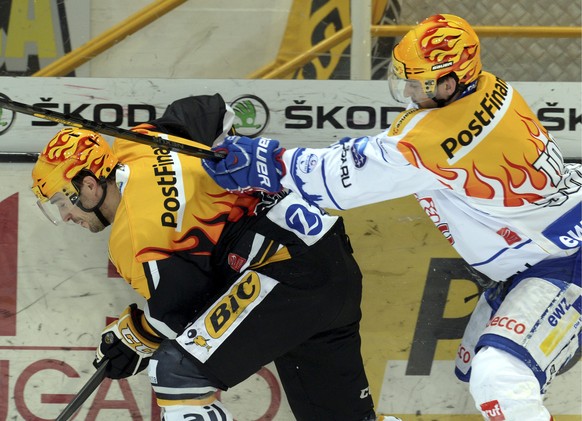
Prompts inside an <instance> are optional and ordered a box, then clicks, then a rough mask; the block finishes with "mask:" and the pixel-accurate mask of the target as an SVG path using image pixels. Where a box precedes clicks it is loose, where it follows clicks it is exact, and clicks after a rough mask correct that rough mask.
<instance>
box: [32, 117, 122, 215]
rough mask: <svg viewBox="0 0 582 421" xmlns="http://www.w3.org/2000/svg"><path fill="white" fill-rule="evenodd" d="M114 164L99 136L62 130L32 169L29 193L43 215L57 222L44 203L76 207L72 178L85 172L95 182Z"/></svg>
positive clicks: (82, 131) (111, 152)
mask: <svg viewBox="0 0 582 421" xmlns="http://www.w3.org/2000/svg"><path fill="white" fill-rule="evenodd" d="M117 164H118V159H117V158H116V157H115V155H114V154H113V151H112V150H111V148H110V146H109V144H108V143H107V141H106V140H105V139H104V138H103V137H102V136H101V135H100V134H99V133H95V132H92V131H89V130H85V129H78V128H65V129H62V130H60V131H59V132H58V133H57V134H56V136H55V137H53V138H52V139H51V141H50V142H49V143H48V145H47V146H46V147H45V148H44V150H43V151H42V152H41V153H40V155H39V157H38V160H37V162H36V164H35V166H34V168H33V169H32V191H33V192H34V194H35V195H36V197H37V198H38V204H39V206H40V207H41V209H42V210H43V212H44V213H45V214H46V215H47V216H48V217H49V219H51V221H53V222H54V223H57V222H58V221H56V220H55V218H53V217H52V216H51V215H50V213H47V211H46V209H45V208H44V207H43V205H44V204H46V203H47V202H54V201H55V200H56V199H60V200H61V201H64V202H65V203H66V204H67V205H71V204H72V205H75V204H76V203H77V201H78V197H79V190H78V187H77V186H76V185H75V183H74V180H73V179H74V178H75V176H76V175H77V174H79V172H80V171H82V170H86V171H88V172H90V173H91V174H93V175H94V176H95V178H97V179H106V178H107V176H108V175H109V174H110V173H111V172H112V171H113V170H114V169H115V167H116V165H117Z"/></svg>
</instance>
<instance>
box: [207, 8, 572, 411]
mask: <svg viewBox="0 0 582 421" xmlns="http://www.w3.org/2000/svg"><path fill="white" fill-rule="evenodd" d="M389 82H390V91H391V93H392V96H393V97H394V98H395V99H396V100H398V101H400V102H405V103H407V105H408V107H407V110H406V111H404V112H402V113H401V114H400V115H399V116H398V117H397V118H396V119H395V121H394V122H393V123H392V125H391V126H390V128H389V130H388V131H386V132H383V133H380V134H378V135H377V136H367V137H360V138H344V139H342V140H341V141H339V142H338V143H336V144H334V145H331V146H330V147H328V148H320V149H310V148H296V149H289V150H285V149H284V148H281V147H279V142H278V141H276V140H270V139H265V138H261V139H249V138H245V137H231V138H227V139H226V140H225V142H224V143H223V144H222V145H220V146H219V147H218V148H217V149H220V150H222V151H226V152H227V153H228V155H227V157H226V159H224V160H223V161H220V162H210V161H205V162H204V165H205V167H206V170H207V172H209V174H210V175H211V176H212V177H213V178H214V179H215V180H216V181H217V182H218V183H219V184H220V185H222V186H223V187H225V188H227V189H229V190H245V189H249V188H254V189H261V190H265V191H270V192H276V191H279V190H280V189H282V188H287V189H291V190H293V191H295V192H299V193H301V195H303V197H304V198H306V199H307V200H308V201H310V202H311V203H314V204H317V205H318V206H320V207H323V208H334V209H340V210H341V209H348V208H353V207H357V206H363V205H366V204H370V203H375V202H380V201H384V200H389V199H392V198H397V197H403V196H407V195H410V194H414V195H415V196H416V198H417V200H418V202H419V204H420V205H421V206H422V207H423V208H424V210H425V211H426V213H427V214H428V216H429V217H430V218H431V220H432V221H433V222H434V223H435V225H436V226H437V227H438V229H439V230H440V231H441V232H442V233H443V234H444V235H445V236H446V238H447V239H448V241H449V243H450V244H451V245H452V246H453V247H454V248H455V249H456V250H457V251H458V252H459V254H460V255H461V256H462V257H463V258H464V260H465V261H466V262H467V263H468V264H469V265H470V267H471V268H473V269H475V270H476V271H478V272H479V276H480V278H481V279H482V281H483V282H484V283H485V285H484V286H485V287H486V288H487V289H486V291H485V293H484V294H483V295H482V296H481V297H480V299H479V302H478V304H477V307H476V308H475V310H474V312H473V314H472V317H471V320H470V322H469V324H468V326H467V329H466V331H465V335H464V337H463V340H462V342H461V344H460V347H459V356H458V359H457V363H456V374H457V376H458V377H459V378H460V379H462V380H464V381H468V382H469V385H470V391H471V394H472V396H473V398H474V400H475V405H476V408H477V410H479V411H480V412H481V414H482V415H483V417H484V419H486V420H492V421H501V420H511V421H524V420H527V421H549V420H552V416H551V414H550V413H549V411H548V410H547V408H545V406H544V403H543V395H544V393H545V392H546V391H547V388H548V385H549V384H550V382H551V381H552V380H553V379H554V377H555V376H556V374H557V373H558V372H559V371H560V369H561V368H563V367H564V366H565V365H566V363H567V362H568V361H569V360H570V359H571V358H572V357H573V356H574V355H575V353H576V350H577V349H578V348H579V347H580V326H581V324H582V319H581V315H580V313H581V302H582V299H581V285H580V283H581V281H580V278H581V265H580V260H581V259H580V243H581V240H582V221H581V220H582V206H581V199H582V190H581V186H582V167H581V165H580V164H566V163H564V160H563V157H562V154H561V152H560V150H559V148H558V146H557V145H556V143H555V141H554V139H553V138H552V136H551V134H550V133H548V131H547V130H546V129H545V128H544V127H543V126H542V124H541V123H540V122H539V120H538V119H537V117H536V115H535V113H534V112H533V111H532V110H531V109H530V107H529V106H528V105H527V104H526V102H525V101H524V100H523V98H522V97H521V95H520V94H519V93H518V92H517V91H516V90H515V89H514V88H513V87H512V86H511V85H510V84H509V83H507V82H505V81H504V80H502V79H500V78H498V77H496V76H494V75H493V74H490V73H487V72H484V71H482V65H481V60H480V44H479V39H478V37H477V35H476V33H475V32H474V30H473V29H472V28H471V26H470V25H469V24H468V23H467V22H466V21H465V20H463V19H462V18H460V17H457V16H453V15H446V14H442V15H435V16H431V17H429V18H427V19H426V20H424V21H423V22H421V23H420V24H419V25H417V26H416V27H414V28H413V29H412V30H410V31H409V32H408V33H407V34H406V35H405V36H404V37H403V39H402V40H401V42H400V43H399V44H398V45H396V46H395V48H394V50H393V54H392V69H391V73H390V75H389Z"/></svg>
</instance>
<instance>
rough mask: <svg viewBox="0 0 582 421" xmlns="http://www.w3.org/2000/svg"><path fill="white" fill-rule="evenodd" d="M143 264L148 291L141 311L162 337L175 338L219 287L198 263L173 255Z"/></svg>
mask: <svg viewBox="0 0 582 421" xmlns="http://www.w3.org/2000/svg"><path fill="white" fill-rule="evenodd" d="M143 266H144V271H145V274H146V278H147V283H148V290H149V293H150V294H149V298H148V300H147V304H146V308H145V309H144V313H145V315H146V320H147V321H148V324H149V325H150V326H151V327H152V328H153V329H155V331H156V332H157V333H158V334H159V335H160V336H163V337H167V338H174V337H176V336H177V334H179V333H180V332H181V331H182V330H183V329H184V328H185V326H186V325H187V324H188V323H189V322H190V321H191V320H192V319H193V318H194V317H195V316H196V314H197V313H198V312H199V311H200V310H201V309H202V308H203V307H204V306H205V305H207V303H208V302H209V300H210V298H211V297H212V296H213V295H214V294H216V293H217V292H218V289H219V287H220V286H219V285H218V284H219V282H218V281H216V280H213V279H211V278H210V277H209V276H208V274H206V273H205V272H204V271H203V270H202V269H200V265H199V264H196V263H195V262H192V261H190V260H188V259H185V258H182V257H181V256H180V255H177V254H173V255H170V256H169V257H168V258H167V259H163V260H154V261H149V262H146V263H143Z"/></svg>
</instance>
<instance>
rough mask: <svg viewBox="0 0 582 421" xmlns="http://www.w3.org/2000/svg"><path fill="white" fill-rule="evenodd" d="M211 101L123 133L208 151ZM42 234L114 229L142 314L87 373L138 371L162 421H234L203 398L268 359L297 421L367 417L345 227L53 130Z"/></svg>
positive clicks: (114, 248)
mask: <svg viewBox="0 0 582 421" xmlns="http://www.w3.org/2000/svg"><path fill="white" fill-rule="evenodd" d="M232 120H233V119H232V113H231V111H230V110H229V107H227V106H226V105H225V104H224V101H223V100H222V98H221V97H220V96H219V95H214V96H199V97H188V98H184V99H182V100H178V101H176V102H174V103H173V104H171V106H170V107H168V109H167V110H166V112H165V113H164V115H163V116H162V117H161V118H159V119H156V120H154V121H152V122H150V123H147V124H142V125H140V126H138V127H136V128H134V129H133V130H136V131H138V132H141V133H144V134H151V135H155V136H161V137H165V138H169V139H170V140H171V139H176V136H180V138H181V139H182V140H184V139H196V140H197V141H199V142H202V143H200V144H198V143H194V144H195V145H197V146H199V147H201V148H209V146H210V145H211V144H212V143H213V142H216V141H220V140H221V139H222V138H223V137H224V136H225V135H226V133H227V132H228V131H229V129H230V127H231V125H232ZM32 178H33V191H34V193H35V194H36V196H37V198H38V204H39V205H40V207H41V209H43V211H44V212H45V214H47V216H49V218H50V219H51V221H53V222H54V223H58V222H59V221H61V220H63V221H67V222H73V223H76V224H79V225H81V226H82V227H84V228H87V229H90V230H91V231H92V232H99V231H103V230H104V229H105V227H107V226H108V225H110V224H111V227H110V238H109V251H110V258H111V261H112V262H113V264H114V265H115V267H116V268H117V270H118V272H119V273H120V274H121V276H122V277H123V278H124V279H125V280H126V281H127V282H128V283H129V284H130V285H131V286H132V287H133V289H134V290H135V291H136V292H138V293H139V294H140V295H141V296H143V297H144V298H145V300H146V306H145V308H144V309H143V310H142V309H139V308H138V307H137V306H136V305H135V304H132V305H130V306H129V307H128V308H127V309H126V310H125V311H124V312H123V313H122V314H121V316H120V317H119V320H118V321H116V322H114V323H112V324H111V325H109V326H107V328H106V329H105V330H104V332H103V334H102V342H101V344H100V345H99V346H98V348H97V355H96V358H95V362H94V364H95V365H96V366H99V365H100V364H103V363H107V364H108V368H107V375H108V376H109V377H111V378H116V379H117V378H124V377H127V376H131V375H134V374H136V373H138V372H140V371H141V370H144V369H145V368H146V367H148V372H149V377H150V381H151V384H152V387H153V390H154V392H155V394H156V397H157V402H158V404H159V405H160V406H161V407H162V410H163V411H162V412H163V417H164V420H165V421H177V420H180V421H184V420H186V419H196V420H222V421H225V420H232V419H233V416H232V414H231V413H230V412H229V411H228V409H227V408H225V407H224V405H223V404H222V403H221V402H219V401H218V400H216V397H215V392H216V391H217V390H219V389H220V390H226V389H228V388H229V387H232V386H234V385H236V384H238V383H240V382H241V381H243V380H245V379H246V378H248V377H249V376H250V375H252V374H254V373H255V372H257V371H258V370H259V369H260V368H261V367H262V366H263V365H265V364H267V363H269V362H271V361H274V362H275V365H276V367H277V371H278V373H279V377H280V379H281V382H282V384H283V387H284V390H285V393H286V396H287V398H288V400H289V403H290V406H291V409H292V411H293V414H294V415H295V417H296V419H298V420H304V421H313V420H318V421H326V420H329V421H332V420H333V421H335V420H346V421H364V420H366V421H370V420H374V419H375V414H374V410H373V403H372V399H371V397H370V393H369V390H368V381H367V378H366V374H365V372H364V366H363V362H362V357H361V355H360V336H359V322H360V317H361V312H360V299H361V273H360V270H359V268H358V266H357V264H356V262H355V261H354V259H353V257H352V255H351V249H350V246H349V241H348V239H347V236H346V234H345V232H344V228H343V224H342V220H341V218H339V217H336V216H331V215H329V214H327V213H325V212H321V210H320V209H319V208H317V207H316V206H313V205H310V204H308V203H307V202H306V201H304V200H303V199H302V198H301V197H300V196H298V195H296V194H278V195H264V194H252V195H251V194H233V193H230V192H227V191H225V190H224V189H223V188H221V187H219V186H218V185H217V184H216V183H215V182H214V181H213V180H212V179H211V178H210V177H209V176H208V175H207V174H206V172H205V171H204V170H203V168H202V165H201V160H200V159H199V158H196V157H193V156H189V155H185V154H181V153H176V152H173V151H170V150H168V149H165V148H163V147H151V146H147V145H143V144H140V143H134V142H131V141H127V140H123V139H116V140H115V142H114V144H113V147H112V148H110V146H109V145H108V144H107V142H106V141H105V140H104V138H103V137H102V136H100V135H99V134H98V133H94V132H90V131H87V130H83V129H77V128H65V129H63V130H61V131H59V132H58V133H57V135H56V136H55V137H54V138H53V139H52V140H51V141H50V142H49V143H48V145H47V146H46V147H45V149H44V150H43V151H42V153H41V154H40V156H39V159H38V161H37V163H36V165H35V167H34V169H33V172H32Z"/></svg>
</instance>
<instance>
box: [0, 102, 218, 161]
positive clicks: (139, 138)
mask: <svg viewBox="0 0 582 421" xmlns="http://www.w3.org/2000/svg"><path fill="white" fill-rule="evenodd" d="M0 108H5V109H7V110H12V111H14V112H18V113H22V114H28V115H31V116H33V117H38V118H42V119H44V120H49V121H54V122H56V123H61V124H63V125H65V126H72V127H77V128H80V129H87V130H91V131H94V132H98V133H103V134H106V135H109V136H113V137H119V138H121V139H125V140H131V141H133V142H138V143H144V144H146V145H150V146H159V147H163V148H167V149H170V150H173V151H176V152H180V153H184V154H187V155H192V156H197V157H199V158H206V159H215V160H219V159H222V158H224V155H223V154H221V153H218V152H213V151H209V150H206V149H203V148H199V147H197V146H194V145H190V144H188V143H182V142H178V141H173V140H168V139H164V138H162V137H159V136H149V135H146V134H143V133H138V132H134V131H131V130H127V129H122V128H119V127H115V126H110V125H107V124H103V123H98V122H96V121H91V120H85V119H84V118H82V117H78V116H75V115H71V114H64V113H59V112H57V111H52V110H46V109H44V108H41V107H36V106H34V105H29V104H23V103H21V102H16V101H12V100H10V99H7V98H4V97H3V95H0Z"/></svg>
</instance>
